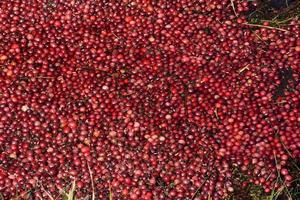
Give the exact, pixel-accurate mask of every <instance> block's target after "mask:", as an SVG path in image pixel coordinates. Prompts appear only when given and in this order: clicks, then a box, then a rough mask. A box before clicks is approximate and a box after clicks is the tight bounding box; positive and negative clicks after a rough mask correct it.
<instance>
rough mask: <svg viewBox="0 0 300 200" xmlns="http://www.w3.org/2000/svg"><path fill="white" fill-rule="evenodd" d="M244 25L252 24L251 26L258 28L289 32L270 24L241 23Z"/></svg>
mask: <svg viewBox="0 0 300 200" xmlns="http://www.w3.org/2000/svg"><path fill="white" fill-rule="evenodd" d="M243 24H244V25H247V26H253V27H260V28H267V29H273V30H278V31H283V32H289V31H288V30H285V29H282V28H277V27H272V26H265V25H260V24H248V23H243Z"/></svg>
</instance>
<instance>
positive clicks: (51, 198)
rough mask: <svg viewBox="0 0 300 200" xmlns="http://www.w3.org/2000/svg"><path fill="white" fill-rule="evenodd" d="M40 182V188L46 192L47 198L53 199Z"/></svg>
mask: <svg viewBox="0 0 300 200" xmlns="http://www.w3.org/2000/svg"><path fill="white" fill-rule="evenodd" d="M40 184H41V188H42V190H43V191H44V192H45V193H46V194H47V196H48V197H49V199H50V200H55V199H54V198H53V196H52V195H51V194H50V193H49V192H48V191H47V190H46V189H45V188H44V186H43V184H42V183H40Z"/></svg>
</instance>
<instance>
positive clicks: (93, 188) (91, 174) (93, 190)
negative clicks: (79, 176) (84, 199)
mask: <svg viewBox="0 0 300 200" xmlns="http://www.w3.org/2000/svg"><path fill="white" fill-rule="evenodd" d="M87 166H88V169H89V174H90V178H91V184H92V200H95V187H94V179H93V172H92V170H91V167H90V165H89V163H87Z"/></svg>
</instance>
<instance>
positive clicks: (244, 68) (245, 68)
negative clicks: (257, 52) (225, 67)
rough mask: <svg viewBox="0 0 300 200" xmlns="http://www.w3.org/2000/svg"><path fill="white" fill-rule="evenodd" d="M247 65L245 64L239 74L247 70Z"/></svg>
mask: <svg viewBox="0 0 300 200" xmlns="http://www.w3.org/2000/svg"><path fill="white" fill-rule="evenodd" d="M248 66H249V64H247V65H246V66H245V67H243V68H242V69H240V70H239V74H241V73H242V72H243V71H245V70H249V67H248Z"/></svg>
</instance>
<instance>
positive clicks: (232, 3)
mask: <svg viewBox="0 0 300 200" xmlns="http://www.w3.org/2000/svg"><path fill="white" fill-rule="evenodd" d="M230 4H231V7H232V10H233V12H234V15H235V16H237V13H236V10H235V6H234V2H233V0H230Z"/></svg>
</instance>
